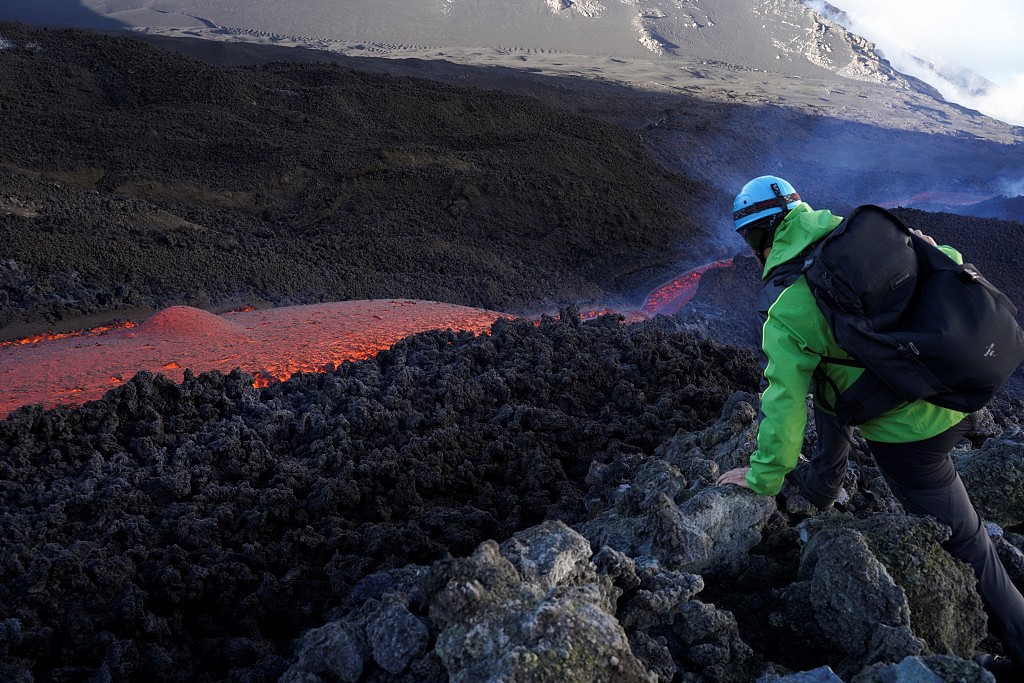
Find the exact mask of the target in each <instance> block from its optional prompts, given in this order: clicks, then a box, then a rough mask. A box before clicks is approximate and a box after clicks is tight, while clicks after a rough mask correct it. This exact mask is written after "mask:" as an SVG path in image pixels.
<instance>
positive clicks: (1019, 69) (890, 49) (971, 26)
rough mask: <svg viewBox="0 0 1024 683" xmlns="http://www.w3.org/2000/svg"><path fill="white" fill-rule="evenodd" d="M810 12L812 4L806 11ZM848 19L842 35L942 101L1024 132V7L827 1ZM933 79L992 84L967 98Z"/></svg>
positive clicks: (959, 0)
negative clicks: (967, 77) (968, 78)
mask: <svg viewBox="0 0 1024 683" xmlns="http://www.w3.org/2000/svg"><path fill="white" fill-rule="evenodd" d="M808 4H811V3H808ZM831 4H832V5H833V6H835V7H837V8H838V9H841V10H843V11H844V12H846V14H847V15H848V16H849V18H850V21H849V24H848V28H849V29H850V30H852V31H854V32H855V33H858V34H860V35H862V36H864V37H865V38H868V39H869V40H871V41H872V42H874V43H875V44H876V45H877V46H878V48H879V49H880V50H881V51H882V52H883V53H884V54H885V56H886V57H887V58H888V59H889V61H890V62H892V64H893V66H894V67H895V68H896V69H898V70H900V71H903V72H904V73H908V74H910V75H913V76H916V77H918V78H920V79H921V80H924V81H926V82H928V83H929V84H931V85H932V86H933V87H935V88H936V89H937V90H938V91H939V92H941V93H942V95H943V97H945V98H946V99H948V100H950V101H952V102H957V103H959V104H962V105H964V106H967V107H971V108H973V109H977V110H979V111H981V112H983V113H985V114H987V115H989V116H992V117H994V118H998V119H1001V120H1003V121H1007V122H1009V123H1014V124H1016V125H1024V41H1021V39H1020V35H1019V34H1020V30H1021V28H1022V27H1024V2H1020V0H974V2H972V3H971V4H970V5H965V4H964V2H963V0H900V1H899V2H892V0H832V2H831ZM911 55H912V56H913V57H917V58H919V59H921V60H924V61H926V62H929V63H931V64H932V65H934V67H935V71H937V72H938V73H939V74H958V73H961V72H963V70H964V69H967V70H970V71H972V72H974V73H976V74H978V75H981V76H983V77H984V78H985V79H987V80H988V81H990V82H991V85H990V86H989V87H988V89H987V92H985V93H978V92H972V90H974V89H972V88H966V87H964V85H963V84H962V83H960V82H958V79H950V78H946V79H943V78H941V77H940V76H937V75H935V74H934V73H932V72H930V71H928V70H924V69H922V68H921V67H920V65H917V64H915V63H914V61H913V59H912V57H911Z"/></svg>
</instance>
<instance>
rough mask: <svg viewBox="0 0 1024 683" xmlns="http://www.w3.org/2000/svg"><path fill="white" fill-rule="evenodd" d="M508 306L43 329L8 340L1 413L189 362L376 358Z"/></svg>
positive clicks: (360, 309) (246, 366) (0, 356)
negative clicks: (414, 337) (33, 336)
mask: <svg viewBox="0 0 1024 683" xmlns="http://www.w3.org/2000/svg"><path fill="white" fill-rule="evenodd" d="M502 316H503V314H501V313H497V312H495V311H488V310H484V309H479V308H470V307H467V306H454V305H449V304H442V303H437V302H431V301H414V300H408V299H379V300H372V301H346V302H338V303H331V304H319V305H313V306H291V307H287V308H276V309H267V310H243V311H232V312H230V313H225V314H223V315H214V314H213V313H208V312H206V311H202V310H199V309H197V308H190V307H188V306H174V307H172V308H167V309H164V310H163V311H160V312H159V313H157V314H156V315H154V316H153V317H152V318H150V319H149V320H147V321H146V322H144V323H142V324H140V325H134V324H132V325H127V324H126V325H123V326H120V327H117V328H113V329H111V328H96V329H94V330H90V331H88V332H82V333H77V334H62V335H40V339H38V340H36V341H23V340H19V343H14V342H11V343H8V344H5V346H4V347H3V348H0V387H3V391H2V392H0V417H2V416H5V415H7V414H8V413H10V412H11V411H12V410H14V409H15V408H18V407H20V406H23V405H30V404H34V403H41V404H43V405H44V406H46V407H53V406H55V405H58V404H80V403H84V402H85V401H90V400H93V399H97V398H100V397H101V396H102V395H103V394H104V393H105V392H106V391H107V390H108V389H111V388H112V387H115V386H117V385H119V384H121V383H123V382H124V380H125V379H127V378H129V377H131V376H133V375H134V374H135V373H136V372H138V371H140V370H148V371H150V372H152V373H154V374H156V373H160V374H163V375H165V376H166V377H168V378H170V379H173V380H174V381H176V382H180V381H181V380H182V378H183V377H184V373H185V369H186V368H188V369H191V370H192V371H193V372H194V373H196V374H199V373H200V372H205V371H207V370H219V371H221V372H225V373H227V372H230V371H231V370H232V369H234V368H236V367H239V368H241V369H242V370H243V371H245V372H247V373H249V374H251V375H253V376H254V377H255V378H256V384H257V385H258V386H265V385H266V384H268V383H269V382H270V381H273V380H284V379H288V378H289V377H291V376H292V375H293V374H294V373H296V372H315V371H320V370H323V369H324V368H326V367H327V366H329V365H340V364H341V363H342V362H344V361H346V360H360V359H363V358H368V357H370V356H372V355H374V354H376V353H377V352H378V351H380V350H382V349H386V348H389V347H390V346H391V345H392V344H394V343H395V342H397V341H399V340H401V339H404V338H405V337H407V336H409V335H411V334H415V333H417V332H423V331H426V330H432V329H453V330H467V331H470V332H474V333H480V332H485V331H487V330H489V329H490V327H491V325H492V324H493V323H494V321H495V320H497V319H498V318H500V317H502Z"/></svg>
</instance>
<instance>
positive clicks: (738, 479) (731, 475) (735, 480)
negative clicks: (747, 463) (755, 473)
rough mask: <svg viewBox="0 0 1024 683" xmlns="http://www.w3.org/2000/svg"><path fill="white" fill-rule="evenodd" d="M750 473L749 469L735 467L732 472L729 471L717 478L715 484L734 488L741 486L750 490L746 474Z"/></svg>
mask: <svg viewBox="0 0 1024 683" xmlns="http://www.w3.org/2000/svg"><path fill="white" fill-rule="evenodd" d="M749 471H750V468H749V467H737V468H736V469H734V470H729V471H728V472H726V473H725V474H723V475H722V476H720V477H719V478H718V481H716V482H715V483H716V484H718V485H719V486H721V485H722V484H736V486H742V487H743V488H745V489H749V488H750V484H748V483H747V472H749Z"/></svg>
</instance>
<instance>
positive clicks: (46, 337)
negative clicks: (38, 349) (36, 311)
mask: <svg viewBox="0 0 1024 683" xmlns="http://www.w3.org/2000/svg"><path fill="white" fill-rule="evenodd" d="M135 325H136V323H134V322H132V321H131V320H125V321H123V322H118V323H114V324H112V325H104V326H102V327H94V328H92V329H91V330H84V331H78V332H43V333H42V334H34V335H32V336H31V337H22V338H21V339H11V340H8V341H0V349H6V348H7V347H8V346H25V345H27V344H38V343H39V342H44V341H55V340H57V339H70V338H71V337H84V336H90V335H97V334H103V333H104V332H110V331H111V330H128V329H131V328H133V327H135Z"/></svg>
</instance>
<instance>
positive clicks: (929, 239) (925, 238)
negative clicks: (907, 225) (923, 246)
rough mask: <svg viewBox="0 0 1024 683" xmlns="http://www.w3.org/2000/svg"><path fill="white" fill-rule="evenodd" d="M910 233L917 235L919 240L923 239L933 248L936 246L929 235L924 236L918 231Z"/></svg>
mask: <svg viewBox="0 0 1024 683" xmlns="http://www.w3.org/2000/svg"><path fill="white" fill-rule="evenodd" d="M910 232H912V233H914V234H915V235H917V236H918V237H920V238H921V239H923V240H924V241H925V242H927V243H928V244H930V245H932V246H933V247H934V246H936V244H935V240H934V239H932V238H931V236H930V235H926V234H924V233H923V232H921V231H920V230H911V231H910Z"/></svg>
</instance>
